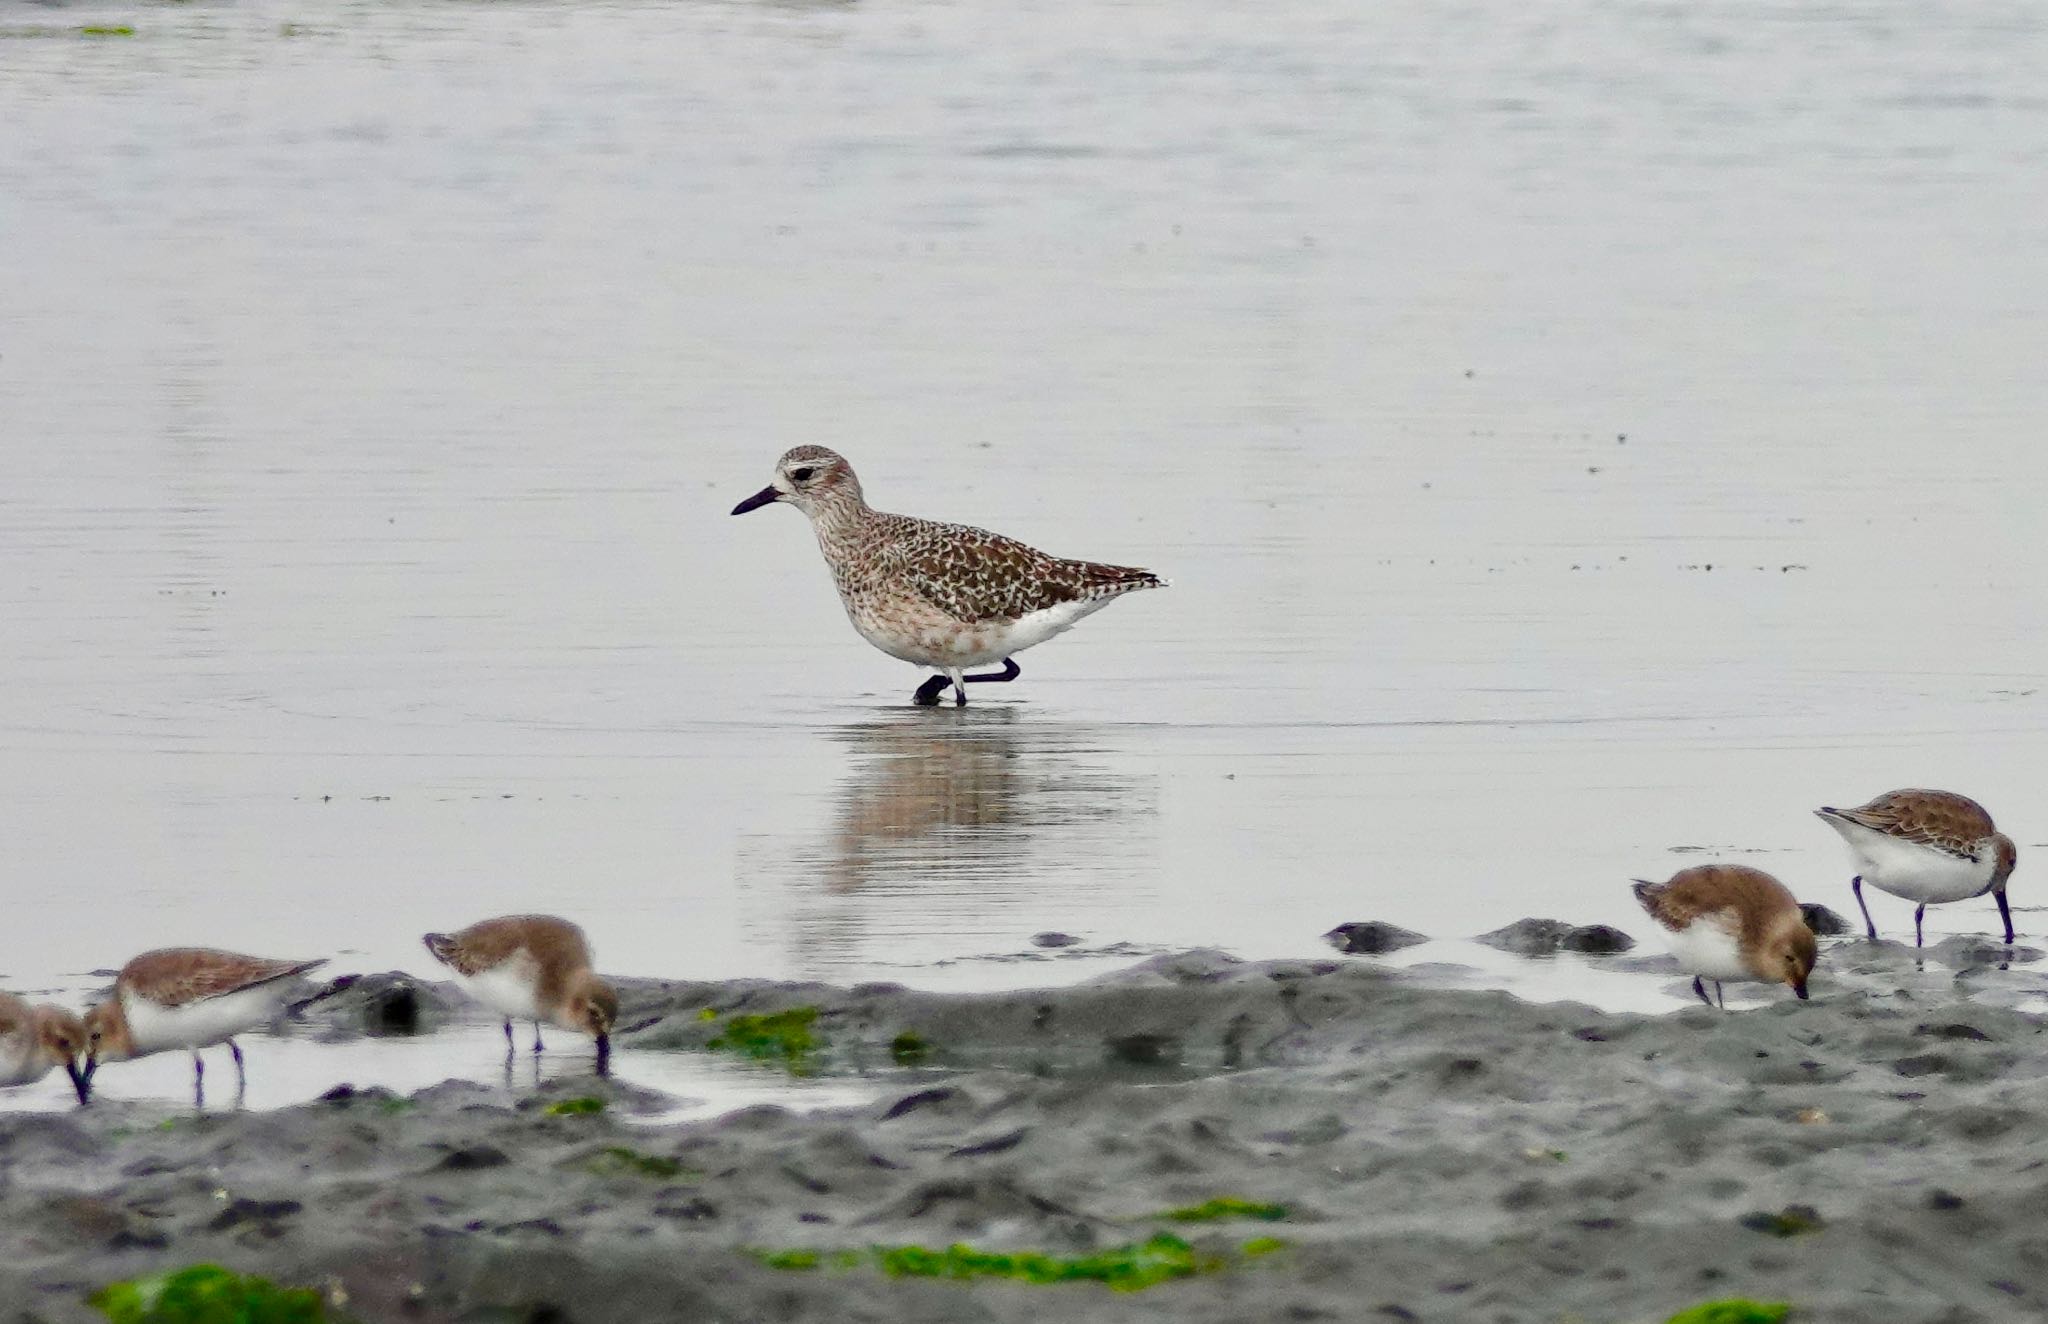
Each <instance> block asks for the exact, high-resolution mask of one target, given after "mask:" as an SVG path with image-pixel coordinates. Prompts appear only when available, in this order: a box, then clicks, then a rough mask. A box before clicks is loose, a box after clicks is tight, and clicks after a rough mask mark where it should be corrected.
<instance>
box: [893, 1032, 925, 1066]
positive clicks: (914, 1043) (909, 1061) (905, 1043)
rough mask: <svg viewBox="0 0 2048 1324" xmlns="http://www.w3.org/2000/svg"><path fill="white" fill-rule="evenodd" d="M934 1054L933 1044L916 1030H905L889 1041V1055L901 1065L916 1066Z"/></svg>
mask: <svg viewBox="0 0 2048 1324" xmlns="http://www.w3.org/2000/svg"><path fill="white" fill-rule="evenodd" d="M931 1055H932V1046H931V1044H930V1043H929V1042H928V1041H927V1040H926V1039H925V1037H924V1036H923V1035H921V1034H919V1033H918V1032H917V1031H915V1030H905V1031H904V1032H903V1033H901V1034H899V1035H897V1036H896V1037H895V1038H894V1039H891V1040H890V1041H889V1056H890V1057H892V1058H894V1059H895V1061H896V1065H897V1066H899V1067H914V1066H917V1065H918V1064H920V1063H922V1062H923V1061H924V1060H925V1059H926V1058H928V1057H930V1056H931Z"/></svg>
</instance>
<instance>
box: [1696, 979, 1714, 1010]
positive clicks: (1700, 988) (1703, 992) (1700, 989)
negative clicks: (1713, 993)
mask: <svg viewBox="0 0 2048 1324" xmlns="http://www.w3.org/2000/svg"><path fill="white" fill-rule="evenodd" d="M1692 991H1693V992H1694V993H1697V994H1698V995H1699V999H1700V1001H1701V1002H1704V1003H1706V1004H1707V1005H1708V1006H1709V1007H1711V1006H1713V1005H1714V1000H1713V999H1712V998H1710V997H1708V996H1707V989H1706V985H1704V984H1702V983H1700V977H1699V976H1698V975H1694V976H1693V977H1692Z"/></svg>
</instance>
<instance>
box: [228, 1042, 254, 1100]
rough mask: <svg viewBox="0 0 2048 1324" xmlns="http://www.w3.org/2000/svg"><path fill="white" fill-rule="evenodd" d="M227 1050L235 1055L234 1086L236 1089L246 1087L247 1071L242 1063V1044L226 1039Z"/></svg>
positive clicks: (247, 1081) (247, 1084)
mask: <svg viewBox="0 0 2048 1324" xmlns="http://www.w3.org/2000/svg"><path fill="white" fill-rule="evenodd" d="M228 1051H229V1052H230V1053H233V1054H234V1056H235V1088H236V1089H237V1090H245V1089H248V1088H249V1072H248V1070H247V1068H245V1067H244V1066H243V1065H242V1046H241V1045H240V1044H238V1043H236V1042H235V1041H234V1040H232V1039H230V1040H228Z"/></svg>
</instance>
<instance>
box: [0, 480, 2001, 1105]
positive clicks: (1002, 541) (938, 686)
mask: <svg viewBox="0 0 2048 1324" xmlns="http://www.w3.org/2000/svg"><path fill="white" fill-rule="evenodd" d="M776 502H785V503H787V504H789V505H793V506H795V507H796V508H797V509H799V510H801V511H803V512H804V514H805V515H807V516H809V517H810V520H811V525H812V528H813V530H814V531H815V532H816V534H817V537H818V546H819V548H820V550H821V551H823V553H824V555H825V561H826V564H827V565H828V566H829V567H830V568H831V571H832V578H833V582H834V583H835V584H836V585H837V586H838V589H839V596H840V600H841V601H842V602H843V603H844V604H845V607H846V614H847V616H848V617H849V618H850V619H851V620H852V622H853V626H854V629H856V630H858V631H859V632H860V634H861V637H863V638H864V639H866V640H867V641H868V642H869V643H871V644H873V645H874V646H875V647H877V648H879V649H881V650H882V651H883V652H885V653H887V654H889V655H890V656H891V657H895V658H900V659H901V660H903V661H905V662H910V663H912V664H914V665H916V666H919V667H923V668H926V669H928V670H931V671H933V672H935V673H937V674H935V675H933V676H932V677H930V678H929V679H928V680H926V681H925V683H924V684H922V685H920V686H919V687H918V689H917V691H916V693H915V695H914V699H915V701H916V702H917V703H919V704H922V705H926V706H930V705H935V704H937V703H938V702H939V701H940V700H941V698H942V697H943V696H944V694H945V691H946V690H947V689H948V688H951V689H952V691H953V695H954V703H955V704H956V705H964V704H966V702H967V686H968V685H970V684H976V683H1001V682H1006V681H1012V680H1015V679H1016V678H1017V677H1018V675H1019V674H1021V673H1020V671H1019V668H1018V666H1017V664H1016V662H1015V660H1014V655H1015V654H1017V653H1019V652H1022V651H1023V650H1024V649H1026V648H1029V647H1031V646H1032V645H1033V644H1038V643H1043V642H1044V641H1045V640H1047V639H1050V638H1052V637H1053V636H1054V635H1056V634H1059V633H1061V632H1063V631H1065V630H1067V629H1069V628H1070V627H1071V626H1073V624H1074V623H1075V622H1076V621H1079V620H1080V619H1081V618H1082V617H1084V616H1087V615H1088V614H1090V613H1091V612H1094V611H1097V610H1099V609H1101V608H1102V607H1104V606H1106V605H1107V604H1108V603H1109V602H1110V600H1111V599H1113V598H1117V597H1120V596H1122V595H1123V594H1125V593H1130V592H1134V591H1136V590H1139V589H1149V588H1163V587H1165V586H1166V581H1165V580H1163V579H1161V578H1160V577H1159V576H1157V575H1155V574H1153V573H1152V572H1151V571H1149V570H1140V569H1136V568H1133V567H1130V566H1113V565H1100V564H1097V563H1095V562H1091V561H1070V560H1065V559H1062V558H1059V557H1054V556H1048V555H1046V554H1045V553H1043V552H1040V551H1037V550H1036V549H1034V548H1031V547H1027V546H1025V545H1024V544H1023V543H1020V542H1017V541H1015V540H1014V539H1010V538H1005V537H1003V536H1002V535H1000V534H995V533H989V532H987V531H986V530H983V529H976V528H970V527H968V526H966V525H961V524H942V523H938V522H936V521H932V520H924V519H915V518H912V517H910V516H905V515H890V514H885V513H883V512H880V511H876V510H874V509H871V508H870V507H869V506H868V504H867V502H866V500H865V499H864V498H863V497H862V495H861V487H860V480H859V479H858V478H856V477H855V476H854V473H853V468H852V466H850V465H849V464H847V462H846V461H845V459H843V458H842V457H841V456H839V455H838V454H836V453H835V452H833V451H829V450H826V449H825V448H824V447H822V446H799V447H797V448H795V449H794V450H791V451H789V452H788V453H787V454H785V455H784V456H783V457H782V459H781V460H780V461H778V462H777V464H776V466H775V477H774V481H773V482H771V483H770V484H769V485H768V486H767V487H765V488H763V489H761V491H759V492H758V493H756V494H755V495H753V496H751V497H748V498H747V499H746V500H745V501H742V502H740V503H739V505H737V506H735V507H734V508H733V512H732V513H733V514H735V515H743V514H745V513H747V512H748V511H750V510H757V509H759V508H761V507H763V506H767V505H771V504H774V503H776ZM997 663H1000V664H1001V666H1002V670H1001V671H997V672H982V673H977V674H970V673H969V668H973V667H982V666H992V665H995V664H997ZM1818 812H1819V814H1820V816H1821V818H1822V819H1823V820H1825V821H1826V822H1827V823H1828V825H1829V826H1831V827H1833V828H1834V829H1835V830H1836V831H1837V832H1839V833H1841V835H1842V838H1843V840H1844V841H1845V842H1847V843H1848V846H1849V850H1850V852H1851V854H1852V855H1853V856H1854V857H1855V862H1856V868H1857V872H1856V877H1855V878H1854V879H1853V880H1852V882H1851V884H1850V886H1851V888H1852V890H1853V891H1854V893H1855V896H1856V903H1857V905H1858V906H1859V907H1860V908H1861V909H1862V912H1863V921H1864V924H1865V925H1866V926H1867V927H1868V929H1869V932H1870V937H1871V939H1872V940H1873V941H1875V940H1876V938H1877V925H1876V923H1875V922H1874V921H1873V920H1872V919H1871V917H1870V907H1869V906H1868V904H1866V903H1865V902H1864V900H1863V884H1864V883H1869V884H1870V885H1871V886H1873V887H1876V888H1878V889H1879V890H1881V891H1885V892H1889V893H1891V894H1892V895H1894V896H1898V897H1903V898H1905V899H1906V900H1909V901H1913V902H1916V903H1917V909H1916V910H1915V911H1914V915H1913V938H1914V942H1915V944H1916V945H1919V944H1922V943H1924V935H1923V933H1922V929H1921V920H1922V918H1923V917H1924V916H1925V914H1926V911H1927V907H1928V906H1930V905H1937V904H1940V903H1942V902H1948V901H1960V900H1963V899H1966V898H1969V897H1978V896H1983V895H1985V894H1986V893H1987V892H1988V893H1989V894H1990V895H1991V896H1992V897H1993V898H1994V899H1995V900H1996V901H1997V902H1998V909H1999V914H2000V916H2001V917H2002V918H2003V919H2004V921H2005V941H2006V942H2007V943H2008V944H2010V943H2011V942H2012V941H2013V937H2014V934H2013V927H2012V911H2011V908H2010V907H2009V906H2008V905H2007V904H2006V897H2005V886H2006V880H2007V879H2008V878H2009V877H2010V876H2011V874H2012V870H2013V864H2014V861H2015V859H2016V854H2015V851H2014V848H2013V843H2012V840H2011V838H2009V837H2007V836H2006V835H2005V834H2004V833H2002V832H1999V831H1998V830H1997V829H1996V827H1995V826H1993V824H1992V821H1991V816H1990V815H1989V814H1987V813H1986V812H1985V811H1984V808H1983V807H1982V806H1981V805H1979V804H1978V803H1977V802H1976V801H1974V800H1971V799H1969V798H1967V797H1965V796H1961V795H1956V794H1953V793H1951V792H1948V791H1930V790H1901V791H1892V792H1889V793H1887V794H1885V795H1881V796H1879V797H1877V798H1876V799H1875V800H1872V801H1871V802H1870V803H1868V804H1865V805H1861V806H1859V807H1857V808H1854V809H1832V808H1824V809H1821V810H1819V811H1818ZM1635 893H1636V897H1637V899H1638V900H1639V901H1641V902H1642V905H1643V909H1644V910H1646V911H1648V912H1649V914H1650V916H1651V918H1652V919H1654V920H1656V922H1657V923H1658V925H1660V926H1661V927H1662V928H1663V929H1664V931H1665V933H1666V936H1667V938H1668V940H1669V943H1670V946H1671V951H1672V954H1673V955H1674V956H1676V957H1677V959H1678V962H1679V964H1680V966H1681V967H1682V968H1683V969H1684V970H1685V971H1686V973H1688V974H1690V975H1692V976H1693V982H1692V987H1693V992H1694V993H1696V994H1698V995H1699V998H1700V1000H1701V1001H1703V1002H1709V1003H1710V1005H1711V1002H1712V1001H1713V1000H1712V999H1709V998H1708V996H1707V992H1706V987H1705V984H1706V983H1707V982H1711V983H1713V984H1714V992H1715V998H1716V999H1718V998H1719V997H1720V994H1721V984H1722V983H1723V982H1733V981H1741V980H1749V981H1761V982H1764V983H1767V984H1774V983H1782V984H1787V985H1789V986H1790V987H1791V989H1792V991H1793V992H1794V993H1795V994H1797V995H1798V996H1799V997H1801V998H1804V997H1805V996H1806V995H1807V991H1806V986H1807V979H1808V977H1809V976H1810V975H1811V974H1812V973H1813V967H1814V962H1815V960H1816V959H1817V956H1818V949H1817V945H1816V942H1815V937H1814V933H1813V930H1812V929H1811V928H1809V927H1808V926H1807V922H1806V919H1805V916H1804V913H1803V912H1802V911H1801V909H1800V906H1799V903H1798V902H1797V901H1796V900H1794V899H1793V896H1792V893H1791V892H1790V891H1788V890H1787V889H1786V888H1785V886H1784V885H1783V884H1782V883H1780V882H1779V881H1778V880H1777V879H1775V878H1773V877H1771V876H1770V875H1769V874H1767V873H1765V872H1763V871H1762V870H1760V869H1751V868H1748V867H1745V866H1742V865H1733V864H1707V865H1700V866H1698V867H1695V868H1690V869H1683V870H1680V871H1679V872H1678V873H1676V874H1673V875H1672V876H1671V878H1670V879H1668V880H1667V881H1665V882H1661V883H1654V882H1638V883H1636V885H1635ZM425 942H426V946H427V950H428V951H429V952H431V953H432V954H433V956H434V958H435V959H436V960H438V961H440V962H441V963H442V964H443V965H444V966H446V967H447V968H448V969H449V971H450V972H451V973H452V974H453V975H454V977H455V979H456V981H457V982H458V983H459V984H460V985H461V986H462V987H463V989H464V990H465V991H466V992H467V993H468V994H469V995H470V996H471V997H473V998H475V999H476V1000H477V1001H479V1002H481V1003H483V1004H484V1005H485V1006H487V1007H489V1008H491V1009H492V1010H493V1011H495V1012H496V1013H497V1014H498V1015H499V1016H501V1017H503V1018H504V1023H505V1045H506V1052H507V1054H508V1055H509V1054H511V1053H512V1052H513V1051H515V1045H514V1041H513V1030H512V1025H513V1022H514V1021H532V1022H533V1025H534V1040H533V1051H534V1052H536V1053H538V1052H540V1051H541V1049H542V1043H541V1026H542V1024H543V1023H546V1024H550V1025H554V1026H558V1027H560V1028H562V1029H566V1030H570V1031H573V1032H577V1033H580V1034H588V1035H590V1036H592V1038H594V1039H595V1040H596V1045H597V1069H598V1071H599V1072H600V1073H603V1072H605V1071H606V1070H607V1069H608V1065H609V1060H610V1046H611V1040H610V1035H611V1030H612V1026H613V1023H614V1022H615V1020H616V1019H617V1017H618V1010H619V1000H618V994H617V993H616V992H615V991H614V990H613V988H612V987H611V985H609V984H607V983H606V982H605V981H604V980H603V979H601V978H599V977H598V976H597V975H596V974H595V973H594V972H593V970H592V968H591V955H590V946H589V944H588V943H587V942H586V941H585V940H584V937H583V932H582V930H580V929H578V928H577V927H576V926H575V925H574V924H571V923H569V922H568V921H567V920H563V919H559V918H556V917H554V916H551V915H508V916H503V917H501V918H497V919H488V920H484V921H482V922H481V923H478V924H473V925H471V926H470V927H468V928H466V929H463V930H461V931H460V932H458V933H452V934H440V933H430V934H427V935H426V937H425ZM325 963H326V962H325V960H324V959H322V960H313V961H281V960H269V959H265V958H263V957H255V956H243V955H239V954H236V953H233V952H223V951H215V950H212V949H209V948H198V947H177V948H165V949H162V950H158V951H151V952H145V953H143V954H142V955H141V956H138V957H136V958H135V959H134V960H132V961H130V962H128V964H127V965H126V966H124V967H122V969H121V971H120V973H119V975H118V976H117V977H116V978H115V980H114V989H113V995H112V996H111V997H109V998H108V999H106V1000H105V1001H103V1002H101V1003H99V1004H98V1005H97V1006H94V1007H93V1008H91V1009H90V1010H89V1011H87V1012H86V1013H85V1015H84V1016H82V1017H81V1016H79V1015H77V1014H75V1013H73V1012H71V1011H68V1010H66V1009H65V1008H62V1007H56V1006H50V1005H47V1004H46V1005H42V1006H33V1007H32V1006H30V1005H28V1004H27V1003H26V1002H24V1001H23V1000H22V999H20V998H18V997H15V996H13V995H11V994H7V993H0V1086H13V1085H24V1084H29V1083H32V1082H34V1081H38V1080H41V1079H42V1078H43V1077H44V1076H46V1075H48V1074H49V1073H50V1072H51V1071H53V1070H56V1069H57V1068H59V1067H62V1068H63V1069H64V1070H65V1071H66V1072H67V1073H69V1075H70V1077H71V1083H72V1086H73V1088H74V1090H75V1091H76V1093H77V1095H78V1101H79V1102H80V1103H81V1104H84V1103H87V1102H89V1101H90V1100H91V1097H92V1082H93V1076H94V1073H95V1072H97V1071H98V1070H99V1066H100V1064H101V1063H102V1062H108V1061H115V1062H118V1061H122V1060H124V1059H128V1058H133V1057H139V1056H142V1055H144V1054H148V1053H157V1052H164V1051H169V1050H176V1049H183V1050H187V1051H190V1052H191V1054H192V1062H193V1084H194V1090H195V1093H196V1094H198V1096H199V1097H200V1099H201V1100H202V1101H203V1099H204V1081H205V1063H204V1061H203V1060H202V1059H201V1058H200V1056H199V1050H200V1049H202V1048H207V1047H211V1046H213V1045H217V1044H222V1043H225V1044H226V1045H227V1046H228V1049H229V1051H230V1052H231V1053H232V1054H233V1056H234V1062H235V1071H236V1078H237V1082H238V1084H246V1076H245V1075H244V1071H243V1062H242V1050H241V1047H240V1046H239V1045H238V1044H236V1043H235V1036H236V1035H238V1034H242V1033H245V1032H248V1031H250V1030H254V1029H256V1028H258V1027H260V1026H264V1025H267V1024H270V1023H271V1022H273V1021H274V1020H275V1019H276V1018H277V1017H278V1015H279V1014H280V1013H281V1012H282V1011H283V1009H284V1008H285V1006H286V1005H287V1004H288V1003H289V1001H290V1000H291V997H292V994H293V992H294V991H295V988H296V984H297V981H298V980H299V979H300V977H301V976H303V975H305V974H306V973H307V972H308V971H311V970H313V969H315V968H317V967H318V966H321V965H324V964H325ZM1723 1005H1725V1003H1724V1004H1723Z"/></svg>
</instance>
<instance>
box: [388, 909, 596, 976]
mask: <svg viewBox="0 0 2048 1324" xmlns="http://www.w3.org/2000/svg"><path fill="white" fill-rule="evenodd" d="M426 944H427V950H428V951H430V952H432V953H433V954H434V959H436V960H438V961H440V962H441V964H443V965H445V966H447V967H448V968H449V969H451V970H454V971H455V972H457V973H458V974H464V975H474V974H479V973H481V972H483V971H485V970H490V969H493V968H495V967H496V966H498V965H499V964H501V963H502V962H504V961H506V960H507V959H509V958H510V957H512V956H513V955H514V954H515V953H517V952H520V951H523V950H531V951H532V952H533V953H534V954H535V955H536V956H539V955H541V954H543V951H544V950H546V951H549V952H558V953H559V955H560V958H561V959H562V960H563V961H564V962H566V963H567V964H569V965H589V964H590V945H589V943H587V942H586V941H585V940H584V937H583V930H582V929H579V928H577V927H576V926H575V925H574V924H571V923H570V922H569V921H568V920H565V919H558V918H556V917H555V916H553V915H500V916H499V917H498V918H496V919H486V920H479V921H478V922H477V923H475V924H472V925H470V926H469V927H468V928H466V929H461V930H458V931H457V932H455V933H429V934H428V935H427V936H426Z"/></svg>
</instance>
